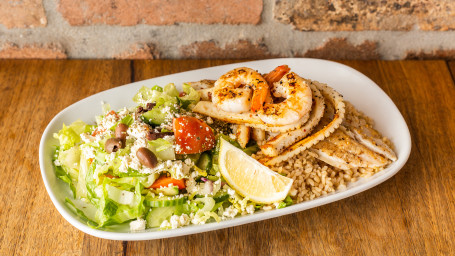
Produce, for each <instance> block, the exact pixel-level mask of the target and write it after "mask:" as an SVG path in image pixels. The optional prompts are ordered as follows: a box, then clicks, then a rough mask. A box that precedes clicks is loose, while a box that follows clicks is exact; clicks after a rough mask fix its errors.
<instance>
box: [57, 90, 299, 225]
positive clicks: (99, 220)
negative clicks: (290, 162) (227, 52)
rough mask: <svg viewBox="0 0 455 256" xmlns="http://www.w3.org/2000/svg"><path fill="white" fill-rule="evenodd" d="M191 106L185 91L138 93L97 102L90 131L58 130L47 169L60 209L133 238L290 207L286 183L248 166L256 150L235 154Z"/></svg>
mask: <svg viewBox="0 0 455 256" xmlns="http://www.w3.org/2000/svg"><path fill="white" fill-rule="evenodd" d="M199 100H200V95H199V93H198V92H197V91H196V90H195V89H193V88H192V87H191V86H190V85H188V84H184V85H183V91H182V92H179V91H178V90H177V89H176V87H175V85H174V84H168V85H166V86H164V87H160V86H153V87H151V88H149V87H143V88H141V89H140V90H139V91H138V92H137V94H136V95H135V96H134V98H133V101H134V102H135V103H137V106H135V107H131V108H123V109H120V110H112V109H111V107H110V105H109V104H105V103H103V104H102V109H103V114H102V115H101V116H97V117H96V118H95V120H96V124H87V123H85V122H83V121H80V120H78V121H75V122H73V123H72V124H69V125H68V126H66V125H65V124H64V125H63V128H62V129H61V130H60V131H59V132H58V133H55V134H54V137H55V138H56V139H58V141H59V145H58V146H57V147H56V150H55V154H54V158H53V163H54V167H55V173H56V176H57V177H58V178H60V179H61V180H62V181H64V182H65V183H67V184H68V186H69V187H70V189H71V191H72V194H73V198H66V203H67V205H68V207H70V208H71V209H72V210H74V212H75V213H76V214H77V215H78V216H79V217H80V218H82V219H83V220H84V221H86V222H87V223H88V225H89V226H91V227H93V228H108V227H109V226H112V225H118V224H123V223H129V226H130V230H131V231H133V232H137V231H143V230H146V229H149V228H159V229H161V230H164V229H174V228H179V227H182V226H186V225H190V224H204V223H207V222H215V221H216V222H219V221H222V220H225V219H230V218H234V217H236V216H240V215H246V214H253V213H254V212H256V211H258V210H268V209H272V208H283V207H286V206H289V205H291V204H292V199H291V198H290V197H289V196H288V192H289V189H290V188H291V185H292V181H293V180H292V179H290V178H286V177H284V176H282V175H280V174H278V173H275V172H273V171H271V170H270V169H268V168H267V167H265V166H263V165H261V164H260V163H259V162H257V161H256V160H254V159H253V158H251V157H250V156H249V155H252V154H254V153H256V152H257V151H258V150H259V147H258V146H257V145H256V144H255V142H254V141H250V142H249V143H248V144H247V145H246V146H244V147H241V146H240V145H239V143H238V142H237V141H236V140H235V136H232V129H231V126H230V125H229V124H228V123H226V122H222V121H219V120H215V119H212V118H210V117H208V116H204V115H201V114H197V113H194V112H192V111H191V110H192V108H193V107H194V106H195V104H197V103H198V101H199ZM273 182H275V183H276V182H278V183H279V184H278V185H276V184H275V183H273ZM272 183H273V184H272Z"/></svg>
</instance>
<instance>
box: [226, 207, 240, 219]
mask: <svg viewBox="0 0 455 256" xmlns="http://www.w3.org/2000/svg"><path fill="white" fill-rule="evenodd" d="M238 213H239V210H237V208H235V207H234V206H232V205H231V206H229V207H228V208H226V210H224V212H223V217H227V218H234V217H235V216H236V215H237V214H238Z"/></svg>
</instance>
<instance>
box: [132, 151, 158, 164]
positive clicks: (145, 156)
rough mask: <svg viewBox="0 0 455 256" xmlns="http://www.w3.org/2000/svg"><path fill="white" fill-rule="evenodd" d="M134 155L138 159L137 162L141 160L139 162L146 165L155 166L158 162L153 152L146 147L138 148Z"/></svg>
mask: <svg viewBox="0 0 455 256" xmlns="http://www.w3.org/2000/svg"><path fill="white" fill-rule="evenodd" d="M136 156H137V158H138V159H139V162H141V164H142V165H144V166H146V167H149V168H155V166H156V165H157V164H158V159H157V158H156V156H155V154H153V152H152V151H150V150H149V149H148V148H144V147H142V148H140V149H138V150H137V151H136Z"/></svg>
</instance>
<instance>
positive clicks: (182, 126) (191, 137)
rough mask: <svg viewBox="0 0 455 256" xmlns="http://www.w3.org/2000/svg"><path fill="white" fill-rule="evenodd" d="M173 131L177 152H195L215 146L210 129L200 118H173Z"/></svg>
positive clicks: (213, 136)
mask: <svg viewBox="0 0 455 256" xmlns="http://www.w3.org/2000/svg"><path fill="white" fill-rule="evenodd" d="M173 131H174V136H175V143H176V145H177V147H176V149H175V153H177V154H196V153H201V152H204V151H207V150H209V149H212V148H213V147H214V146H215V142H216V140H215V135H214V134H213V131H212V129H211V128H210V127H209V126H208V125H207V124H206V123H205V122H204V121H202V120H200V119H197V118H195V117H191V116H182V117H179V118H174V120H173Z"/></svg>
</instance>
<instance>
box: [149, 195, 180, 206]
mask: <svg viewBox="0 0 455 256" xmlns="http://www.w3.org/2000/svg"><path fill="white" fill-rule="evenodd" d="M187 200H188V197H186V196H184V197H179V198H173V197H168V196H163V197H159V198H158V197H148V196H146V197H145V200H144V204H145V205H146V206H149V207H169V206H176V205H182V204H184V203H185V202H186V201H187Z"/></svg>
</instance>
